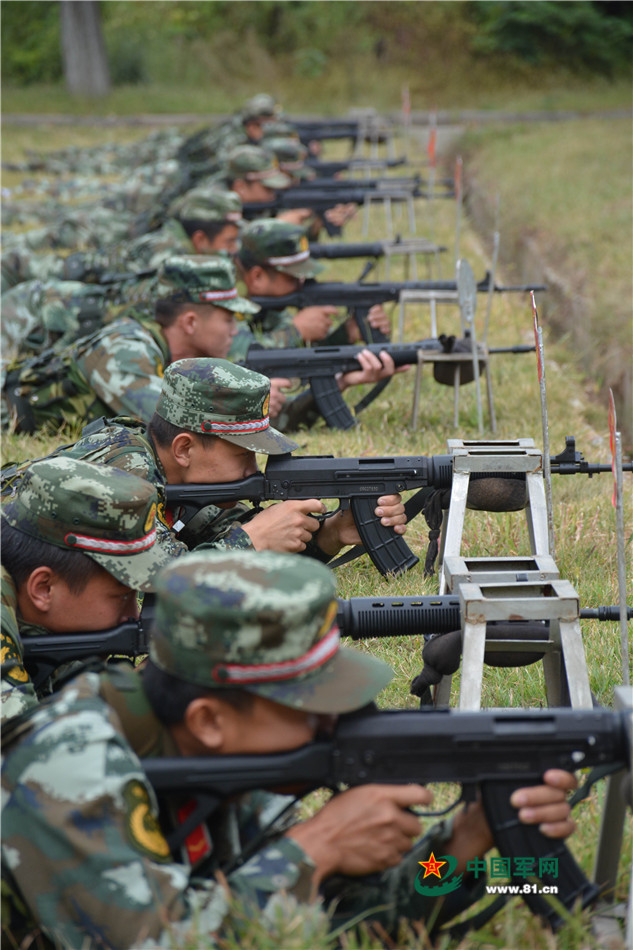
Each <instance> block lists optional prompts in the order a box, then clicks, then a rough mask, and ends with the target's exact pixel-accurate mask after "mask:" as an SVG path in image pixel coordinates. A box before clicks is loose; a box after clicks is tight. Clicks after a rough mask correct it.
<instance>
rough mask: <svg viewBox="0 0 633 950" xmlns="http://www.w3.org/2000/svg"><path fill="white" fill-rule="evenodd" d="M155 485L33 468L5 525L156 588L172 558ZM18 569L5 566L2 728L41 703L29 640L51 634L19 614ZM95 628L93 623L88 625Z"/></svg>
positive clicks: (62, 461)
mask: <svg viewBox="0 0 633 950" xmlns="http://www.w3.org/2000/svg"><path fill="white" fill-rule="evenodd" d="M157 503H158V497H157V494H156V491H155V489H154V488H153V486H151V485H150V484H148V482H147V481H142V480H141V479H140V478H137V477H136V476H134V475H130V474H128V473H125V472H122V471H118V470H114V471H112V470H108V469H104V468H102V467H100V466H96V465H89V464H87V463H86V462H84V461H77V460H75V459H71V458H50V459H43V460H41V461H38V462H35V463H33V465H31V466H30V467H29V469H28V470H27V471H26V472H25V473H24V475H23V477H22V478H21V479H20V481H19V484H18V486H17V488H16V490H15V491H14V493H13V495H12V496H11V498H10V499H9V500H8V501H7V502H6V504H4V505H3V508H2V521H3V524H5V525H10V526H12V527H13V528H15V529H17V530H18V531H20V532H21V533H22V534H25V535H28V536H29V537H31V538H36V539H37V540H38V541H40V542H44V543H46V544H49V545H54V546H55V547H58V548H61V549H63V550H76V551H81V552H83V553H85V554H86V555H87V556H88V557H90V558H92V559H93V560H95V561H96V562H97V563H98V564H99V565H100V566H101V567H103V568H104V569H105V570H107V571H108V572H109V573H110V574H112V576H113V577H115V578H117V580H119V581H120V582H121V583H122V584H125V586H126V587H130V588H132V589H134V590H143V591H147V590H152V589H153V581H154V578H155V575H156V573H157V571H159V570H160V569H161V568H162V567H163V566H164V565H165V564H166V563H167V562H168V561H169V560H171V556H170V553H171V552H168V551H165V550H164V549H162V548H161V547H159V546H158V545H157V532H156V527H157V521H156V508H157ZM11 567H12V565H11V563H10V562H9V561H7V560H4V559H3V565H2V692H1V702H2V714H1V715H2V723H3V725H4V724H6V722H8V720H9V719H11V718H13V717H15V716H18V715H20V714H21V713H22V712H24V711H25V710H26V709H28V708H31V707H32V706H33V705H36V704H37V699H36V695H35V690H34V688H33V684H32V682H31V680H30V678H29V676H28V673H27V672H26V670H25V668H24V661H23V651H22V639H21V638H23V637H25V636H41V635H42V634H46V633H48V630H47V629H46V628H45V627H42V626H38V625H35V624H33V623H29V622H26V621H25V620H24V619H23V618H22V617H21V616H20V613H19V608H18V594H17V589H16V585H15V582H14V580H13V577H12V575H11ZM88 626H89V623H88Z"/></svg>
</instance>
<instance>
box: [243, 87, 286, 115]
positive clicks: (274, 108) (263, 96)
mask: <svg viewBox="0 0 633 950" xmlns="http://www.w3.org/2000/svg"><path fill="white" fill-rule="evenodd" d="M241 115H242V121H244V122H248V120H249V119H260V118H262V117H265V116H270V117H273V116H279V115H281V106H280V105H279V104H278V103H277V101H276V99H275V97H274V96H270V95H269V94H268V93H267V92H258V93H257V94H256V95H254V96H251V97H250V99H247V100H246V102H245V103H244V105H243V106H242V111H241Z"/></svg>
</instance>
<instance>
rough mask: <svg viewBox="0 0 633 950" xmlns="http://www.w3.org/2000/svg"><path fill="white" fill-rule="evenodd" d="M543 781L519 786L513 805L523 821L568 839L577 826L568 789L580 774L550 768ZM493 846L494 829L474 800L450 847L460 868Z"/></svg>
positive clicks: (461, 818) (458, 821) (455, 826)
mask: <svg viewBox="0 0 633 950" xmlns="http://www.w3.org/2000/svg"><path fill="white" fill-rule="evenodd" d="M543 782H544V784H543V785H530V786H528V787H526V788H517V789H516V791H514V792H513V793H512V796H511V797H510V804H511V805H514V807H515V808H517V809H518V810H519V819H520V821H522V822H523V824H525V825H538V827H539V830H540V831H541V832H542V833H543V834H544V835H546V836H547V837H548V838H566V837H568V835H570V834H571V833H572V832H573V831H574V829H575V827H576V823H575V821H574V820H573V819H572V818H571V817H570V813H571V808H570V806H569V804H568V802H567V792H568V791H572V790H573V789H574V788H576V786H577V784H578V783H577V781H576V777H575V776H574V775H573V774H572V773H571V772H564V771H563V770H562V769H549V770H548V771H547V772H546V773H545V775H544V776H543ZM493 845H494V840H493V837H492V832H491V830H490V826H489V825H488V822H487V820H486V816H485V814H484V810H483V807H482V805H481V803H480V802H473V803H472V804H470V805H468V807H467V808H466V809H465V810H464V811H462V812H460V813H459V814H457V815H456V816H455V820H454V822H453V837H452V838H451V840H450V841H449V843H448V845H447V846H446V850H447V852H448V853H450V854H452V855H454V856H455V857H456V858H457V870H458V871H464V870H466V865H467V863H468V861H470V860H472V859H473V858H476V857H481V856H482V855H484V854H485V853H486V851H489V850H490V848H492V847H493Z"/></svg>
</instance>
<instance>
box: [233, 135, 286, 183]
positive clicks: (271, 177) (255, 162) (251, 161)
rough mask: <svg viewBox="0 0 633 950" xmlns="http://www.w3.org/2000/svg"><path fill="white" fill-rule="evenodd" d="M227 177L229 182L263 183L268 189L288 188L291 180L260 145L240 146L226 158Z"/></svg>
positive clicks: (273, 157) (272, 156) (269, 153)
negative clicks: (237, 179) (239, 179)
mask: <svg viewBox="0 0 633 950" xmlns="http://www.w3.org/2000/svg"><path fill="white" fill-rule="evenodd" d="M226 177H227V178H228V179H229V181H234V180H235V179H236V178H243V179H244V180H245V181H261V183H262V184H263V185H266V187H267V188H276V189H280V188H288V186H289V185H290V179H289V178H288V176H287V175H284V173H283V172H281V171H280V170H279V164H278V162H277V159H276V158H275V156H274V155H273V154H271V152H269V151H267V150H266V149H264V148H260V147H259V146H258V145H238V146H237V147H236V148H234V149H232V150H231V151H230V152H229V153H228V154H227V156H226Z"/></svg>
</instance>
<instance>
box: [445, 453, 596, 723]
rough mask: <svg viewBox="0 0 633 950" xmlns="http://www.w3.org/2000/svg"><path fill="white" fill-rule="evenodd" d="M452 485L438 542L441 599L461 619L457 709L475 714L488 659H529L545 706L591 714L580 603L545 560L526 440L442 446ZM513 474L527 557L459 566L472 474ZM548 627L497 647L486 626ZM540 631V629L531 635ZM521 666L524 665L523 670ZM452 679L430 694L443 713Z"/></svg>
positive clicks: (533, 456) (540, 497) (540, 502)
mask: <svg viewBox="0 0 633 950" xmlns="http://www.w3.org/2000/svg"><path fill="white" fill-rule="evenodd" d="M448 448H449V452H450V453H451V454H452V455H453V458H454V462H453V466H454V468H453V482H452V489H451V501H450V506H449V509H448V514H447V516H446V517H445V518H444V522H443V525H442V536H441V541H440V594H457V595H458V596H459V598H460V604H461V613H462V672H461V688H460V697H459V707H460V709H467V710H474V709H479V708H480V706H481V688H482V679H483V666H484V663H485V655H486V653H487V652H488V653H493V652H501V651H503V652H513V651H514V652H521V653H523V654H525V653H527V654H529V653H534V654H536V655H537V656H535V661H536V660H537V659H538V658H539V655H540V657H541V658H542V662H543V672H544V676H545V686H546V691H547V701H548V705H550V706H560V705H571V706H573V707H577V708H580V709H590V708H592V706H593V699H592V696H591V689H590V686H589V674H588V671H587V664H586V659H585V651H584V646H583V642H582V634H581V630H580V620H579V617H580V605H579V601H578V595H577V593H576V591H575V590H574V588H573V586H572V585H571V584H570V582H569V581H567V580H564V579H562V578H561V577H560V572H559V570H558V568H557V566H556V564H555V562H554V560H553V558H552V556H551V554H550V552H549V544H548V533H547V506H546V501H545V489H544V485H543V457H542V453H541V452H540V450H538V449H536V448H535V447H534V443H533V441H532V439H518V440H516V441H513V442H465V441H463V440H461V439H449V440H448ZM477 472H482V473H487V474H488V475H494V474H495V473H499V474H502V473H515V474H516V475H524V476H525V480H526V493H527V506H526V508H525V514H526V519H527V527H528V535H529V540H530V549H531V556H530V557H527V558H526V557H493V558H465V557H464V556H463V555H462V553H461V545H462V536H463V529H464V518H465V514H466V502H467V497H468V489H469V485H470V476H471V474H474V473H477ZM516 620H522V621H528V622H529V621H534V624H535V627H536V624H537V623H541V622H542V621H546V622H548V623H549V631H548V632H547V631H545V630H544V633H545V636H544V637H543V638H539V639H516V640H514V639H512V640H506V639H504V640H495V639H494V628H493V627H488V626H487V625H488V623H490V622H491V621H503V622H510V621H516ZM537 629H538V628H537ZM521 665H523V664H521ZM450 687H451V677H450V676H444V677H442V679H441V681H440V682H439V683H438V685H437V687H436V690H435V703H436V705H438V706H442V705H443V706H447V705H449V699H450Z"/></svg>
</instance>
